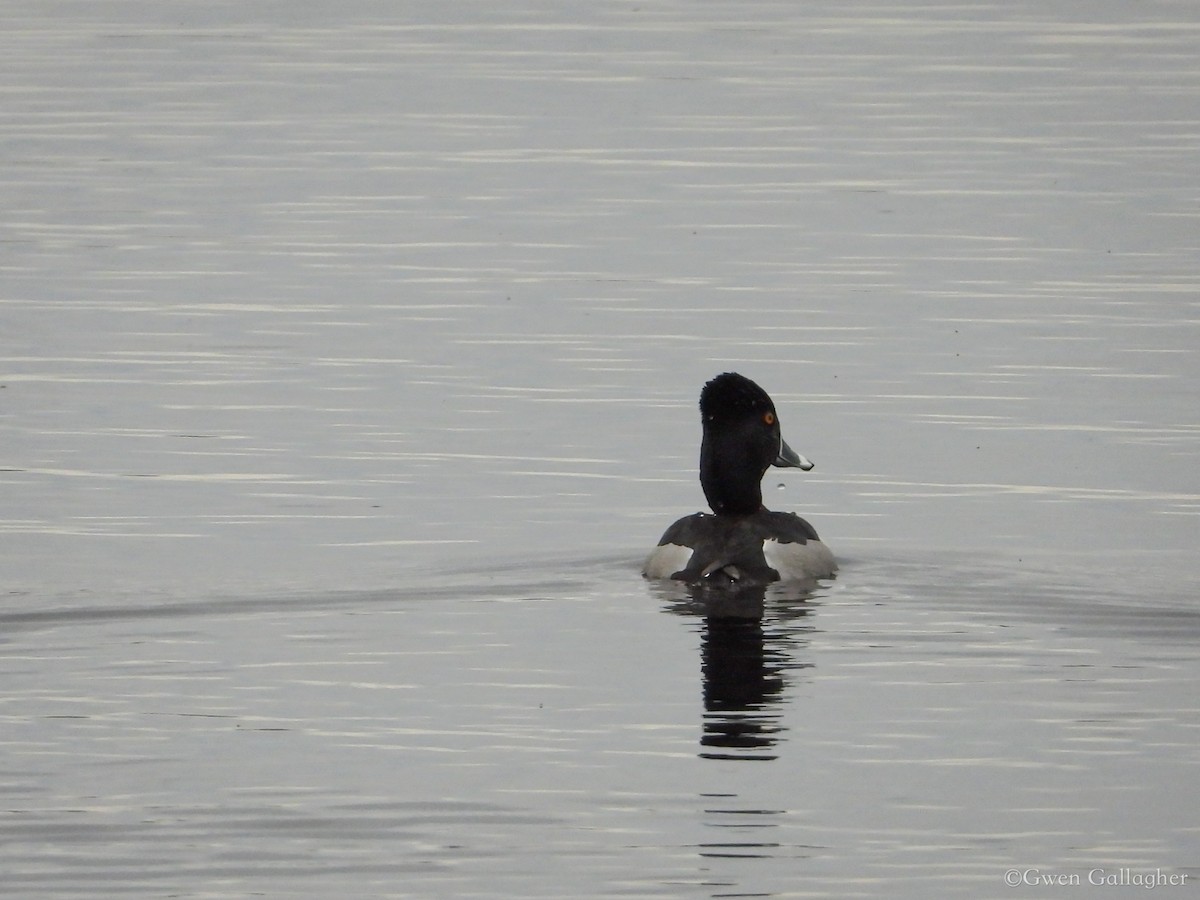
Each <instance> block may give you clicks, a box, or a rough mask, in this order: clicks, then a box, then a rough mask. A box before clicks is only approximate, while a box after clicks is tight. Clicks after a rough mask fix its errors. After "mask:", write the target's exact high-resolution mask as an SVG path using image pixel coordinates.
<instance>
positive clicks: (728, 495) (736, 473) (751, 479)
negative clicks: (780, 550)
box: [700, 435, 766, 516]
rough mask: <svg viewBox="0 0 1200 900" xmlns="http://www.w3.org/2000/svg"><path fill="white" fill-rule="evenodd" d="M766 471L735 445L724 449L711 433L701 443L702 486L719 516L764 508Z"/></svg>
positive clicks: (735, 514) (744, 514) (740, 514)
mask: <svg viewBox="0 0 1200 900" xmlns="http://www.w3.org/2000/svg"><path fill="white" fill-rule="evenodd" d="M765 471H766V470H765V469H763V470H759V468H758V465H757V464H756V463H755V462H754V461H753V460H752V459H750V458H749V456H748V455H747V454H745V452H744V450H740V449H739V448H738V447H737V446H736V445H731V446H726V447H725V448H724V449H722V448H720V447H718V446H717V441H715V440H714V439H712V438H711V437H710V436H709V435H705V437H704V441H703V442H702V443H701V445H700V486H701V487H702V488H704V497H705V499H707V500H708V505H709V506H710V507H712V511H713V512H715V513H716V514H717V515H719V516H748V515H751V514H753V513H756V512H758V511H759V510H760V509H762V508H763V500H762V477H763V473H764V472H765Z"/></svg>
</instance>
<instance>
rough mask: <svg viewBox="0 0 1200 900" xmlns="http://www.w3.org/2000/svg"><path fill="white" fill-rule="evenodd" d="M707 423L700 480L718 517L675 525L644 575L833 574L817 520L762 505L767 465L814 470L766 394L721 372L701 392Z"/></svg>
mask: <svg viewBox="0 0 1200 900" xmlns="http://www.w3.org/2000/svg"><path fill="white" fill-rule="evenodd" d="M700 421H701V424H702V427H703V429H704V438H703V440H702V442H701V444H700V485H701V487H703V488H704V496H705V498H706V499H707V500H708V505H709V506H711V507H712V511H713V513H715V515H710V514H708V513H702V512H700V513H696V514H695V515H691V516H685V517H684V518H682V519H680V520H679V521H678V522H676V523H675V524H674V525H672V526H671V527H670V528H668V529H667V530H666V533H665V534H663V536H662V538H661V539H660V540H659V542H658V546H657V547H655V548H654V551H653V552H652V553H651V554H650V556H649V557H648V558H647V559H646V565H645V566H644V567H643V569H642V574H643V575H645V576H646V577H647V578H671V579H675V580H677V581H686V582H689V583H692V582H707V583H729V584H736V585H746V584H765V583H769V582H772V581H780V580H784V581H786V580H790V579H812V578H828V577H829V576H831V575H833V573H834V572H836V571H837V563H836V562H834V559H833V553H831V552H830V550H829V548H828V547H826V546H825V545H824V544H823V543H821V539H820V538H819V537H817V532H816V530H815V529H814V528H813V527H812V526H811V525H809V524H808V523H807V522H806V521H804V520H803V519H802V518H800V517H799V516H798V515H796V514H795V513H782V512H771V511H770V510H769V509H767V508H766V507H765V506H763V502H762V478H763V475H764V474H765V473H766V471H767V469H768V467H770V466H781V467H783V466H792V467H795V468H799V469H804V470H805V471H807V470H809V469H811V468H812V467H813V464H812V463H811V462H809V461H808V460H807V459H805V458H804V457H803V456H801V455H800V454H798V453H796V451H794V450H793V449H792V448H791V447H789V446H788V445H787V443H785V442H784V440H783V433H782V432H781V431H780V428H779V416H778V415H777V414H776V412H775V404H774V403H772V402H771V398H770V397H769V396H767V392H766V391H764V390H763V389H762V388H760V387H759V386H758V385H757V384H755V383H754V382H753V381H751V380H750V379H749V378H746V377H745V376H743V375H738V374H737V373H736V372H726V373H725V374H724V375H718V376H717V377H716V378H714V379H713V380H712V381H710V382H709V383H708V384H706V385H705V386H704V390H703V391H701V393H700Z"/></svg>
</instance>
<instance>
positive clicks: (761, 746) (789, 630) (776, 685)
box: [665, 585, 813, 760]
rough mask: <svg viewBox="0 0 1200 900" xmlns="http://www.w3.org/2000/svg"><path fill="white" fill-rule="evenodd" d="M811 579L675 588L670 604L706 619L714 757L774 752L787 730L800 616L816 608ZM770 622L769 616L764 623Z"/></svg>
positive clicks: (706, 684) (704, 649) (709, 750)
mask: <svg viewBox="0 0 1200 900" xmlns="http://www.w3.org/2000/svg"><path fill="white" fill-rule="evenodd" d="M812 587H813V586H810V585H791V586H789V587H787V588H783V587H780V586H778V585H771V586H769V588H768V587H764V586H753V587H746V588H741V589H736V590H735V589H731V588H729V587H721V588H719V589H716V588H712V587H708V586H703V585H698V586H687V587H685V586H682V585H680V586H678V587H676V588H674V589H673V590H669V592H668V595H667V597H666V598H665V599H666V600H667V604H666V608H667V609H668V610H669V611H670V612H673V613H676V614H678V615H683V616H695V617H699V618H701V619H702V622H703V624H702V627H701V630H700V637H701V641H700V671H701V674H702V676H703V696H704V718H703V723H702V724H703V733H702V735H701V737H700V743H701V746H702V749H701V752H700V755H701V756H702V757H705V758H709V759H738V760H772V759H775V758H777V753H776V752H775V746H776V744H777V743H778V742H779V741H780V740H781V739H782V737H783V732H784V731H785V730H786V729H785V728H784V726H783V724H782V712H781V711H780V709H779V707H780V702H781V700H782V697H783V691H784V687H785V686H786V684H787V682H788V679H787V677H786V675H785V673H786V672H787V671H788V670H795V669H800V668H809V667H810V666H811V663H802V662H797V661H796V660H795V659H794V654H795V651H796V649H797V637H798V635H800V634H801V633H803V632H804V631H807V630H810V629H809V628H808V627H801V625H800V624H799V622H798V620H800V619H803V618H804V617H805V616H807V615H808V613H809V611H810V609H811V608H812V607H811V605H810V604H809V600H810V598H811V596H812ZM764 623H765V624H764Z"/></svg>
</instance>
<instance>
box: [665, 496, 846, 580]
mask: <svg viewBox="0 0 1200 900" xmlns="http://www.w3.org/2000/svg"><path fill="white" fill-rule="evenodd" d="M836 571H837V563H836V562H835V561H834V558H833V554H832V553H831V552H830V550H829V548H828V547H826V546H825V545H824V544H823V543H821V539H820V538H819V537H818V536H817V532H816V529H814V528H813V527H812V526H811V525H810V524H808V522H806V521H805V520H804V519H802V518H800V517H799V516H798V515H796V514H795V513H784V512H771V511H770V510H765V509H764V510H760V511H759V512H756V513H753V514H752V515H748V516H717V515H710V514H708V513H696V514H695V515H691V516H685V517H684V518H682V519H680V520H679V521H677V522H675V523H674V524H673V525H671V527H670V528H668V529H667V530H666V532H665V533H664V534H663V536H662V538H661V539H660V540H659V542H658V546H657V547H655V548H654V550H653V552H651V554H650V556H649V558H647V560H646V565H645V567H644V568H643V574H644V575H645V576H646V577H647V578H672V579H675V580H678V581H686V582H696V581H704V580H712V579H713V578H725V579H728V580H729V581H732V582H736V583H738V584H767V583H770V582H773V581H781V580H783V581H787V580H794V579H812V578H827V577H829V576H831V575H833V573H834V572H836Z"/></svg>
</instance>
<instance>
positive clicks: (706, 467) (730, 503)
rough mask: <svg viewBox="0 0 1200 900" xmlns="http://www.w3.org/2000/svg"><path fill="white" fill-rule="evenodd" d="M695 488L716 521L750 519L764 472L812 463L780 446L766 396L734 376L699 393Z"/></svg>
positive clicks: (808, 466) (776, 419)
mask: <svg viewBox="0 0 1200 900" xmlns="http://www.w3.org/2000/svg"><path fill="white" fill-rule="evenodd" d="M700 422H701V424H702V426H703V428H704V438H703V441H702V442H701V444H700V485H701V487H703V488H704V496H705V497H706V498H707V500H708V505H709V506H711V507H712V510H713V512H715V513H716V514H717V515H735V516H741V515H750V514H751V513H756V512H758V511H759V510H760V509H762V507H763V502H762V477H763V474H764V473H765V472H766V471H767V468H768V467H770V466H772V465H775V466H796V467H798V468H801V469H811V468H812V463H810V462H809V461H808V460H806V459H805V458H804V457H802V456H800V455H798V454H797V453H796V452H795V451H793V450H792V448H791V447H789V446H788V445H787V444H786V443H784V440H783V434H782V432H781V431H780V428H779V416H778V415H777V414H776V413H775V404H774V403H772V402H771V398H770V397H769V396H767V392H766V391H764V390H763V389H762V388H760V387H759V386H758V385H757V384H755V383H754V382H753V381H751V380H750V379H749V378H746V377H745V376H743V375H738V374H737V373H736V372H726V373H725V374H724V375H718V376H717V377H716V378H714V379H713V380H712V381H710V382H709V383H708V384H706V385H705V386H704V390H703V391H701V392H700Z"/></svg>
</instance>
